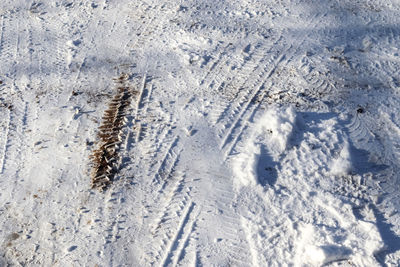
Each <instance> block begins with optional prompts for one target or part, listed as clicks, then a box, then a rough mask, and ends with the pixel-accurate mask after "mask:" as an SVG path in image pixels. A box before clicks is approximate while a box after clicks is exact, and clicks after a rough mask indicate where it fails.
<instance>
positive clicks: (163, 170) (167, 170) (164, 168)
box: [152, 136, 182, 187]
mask: <svg viewBox="0 0 400 267" xmlns="http://www.w3.org/2000/svg"><path fill="white" fill-rule="evenodd" d="M178 144H179V136H175V138H174V139H173V141H172V142H171V144H170V145H169V147H168V148H167V150H166V152H165V154H164V157H163V158H162V159H161V160H160V164H159V166H158V168H157V170H156V172H155V173H156V174H155V176H154V178H153V180H152V181H153V184H160V183H166V182H168V181H166V180H167V179H168V178H169V177H170V175H171V173H172V172H173V171H174V167H175V166H176V164H177V162H178V160H179V154H180V152H181V151H182V149H181V147H180V145H178ZM163 187H164V186H163Z"/></svg>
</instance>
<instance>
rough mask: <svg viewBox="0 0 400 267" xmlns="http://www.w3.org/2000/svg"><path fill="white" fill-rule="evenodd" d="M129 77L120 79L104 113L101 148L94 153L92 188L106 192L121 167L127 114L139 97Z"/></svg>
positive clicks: (122, 76) (101, 128) (100, 132)
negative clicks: (129, 83)
mask: <svg viewBox="0 0 400 267" xmlns="http://www.w3.org/2000/svg"><path fill="white" fill-rule="evenodd" d="M127 80H128V76H127V75H121V76H120V77H119V78H118V83H119V84H118V88H117V90H118V92H117V94H116V95H115V96H114V98H113V99H112V101H111V102H110V104H109V106H108V109H107V110H106V111H105V112H104V116H103V121H102V124H101V125H100V127H99V133H98V138H99V139H100V141H99V147H98V148H97V149H96V150H95V151H94V152H93V154H92V156H91V159H92V165H93V167H92V187H93V188H98V189H99V190H100V191H103V190H105V189H106V188H107V187H108V186H109V185H110V184H111V183H112V182H113V180H114V176H115V175H116V173H117V171H118V169H119V167H120V165H121V159H120V155H119V154H120V151H121V143H122V141H123V140H124V138H126V132H125V131H124V129H123V127H124V126H125V124H126V122H127V118H126V115H127V114H126V112H127V111H128V108H129V106H130V104H131V101H132V99H133V100H134V99H135V98H136V96H137V91H136V90H134V89H133V88H131V87H130V86H129V85H128V84H127Z"/></svg>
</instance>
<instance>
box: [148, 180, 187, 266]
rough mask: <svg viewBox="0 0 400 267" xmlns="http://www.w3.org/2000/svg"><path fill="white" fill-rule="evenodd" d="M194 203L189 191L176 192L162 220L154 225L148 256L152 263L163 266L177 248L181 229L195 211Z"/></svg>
mask: <svg viewBox="0 0 400 267" xmlns="http://www.w3.org/2000/svg"><path fill="white" fill-rule="evenodd" d="M193 208H194V204H193V202H192V201H191V199H190V196H189V192H185V193H181V192H179V187H178V190H176V191H175V192H174V195H173V196H172V198H171V202H169V204H168V205H167V206H166V209H165V211H163V214H162V216H161V218H160V222H159V223H158V224H156V226H155V227H153V230H152V233H151V234H152V235H153V238H152V240H151V244H150V246H151V248H150V249H149V252H148V256H149V258H150V259H152V261H153V262H152V264H155V263H156V262H159V263H160V264H161V265H162V266H163V265H165V263H167V261H168V259H169V258H171V256H170V254H171V253H173V251H174V250H176V245H175V247H174V244H178V242H179V239H180V238H181V237H180V236H181V235H180V231H182V229H183V228H184V227H185V225H186V224H187V223H188V218H189V217H188V216H190V213H191V212H192V211H193Z"/></svg>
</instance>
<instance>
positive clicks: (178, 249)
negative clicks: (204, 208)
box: [161, 202, 199, 267]
mask: <svg viewBox="0 0 400 267" xmlns="http://www.w3.org/2000/svg"><path fill="white" fill-rule="evenodd" d="M187 207H188V209H187V210H185V211H184V212H183V214H182V221H181V222H180V223H179V225H178V231H177V232H176V234H175V236H174V238H173V241H172V242H171V243H170V245H169V248H168V251H167V253H165V255H166V257H164V259H163V260H162V264H161V266H163V267H166V266H168V265H170V264H172V266H176V264H177V262H178V261H179V259H180V257H181V256H182V253H183V250H184V248H185V244H186V241H187V240H188V239H189V236H190V234H191V233H192V231H193V225H194V223H195V222H196V219H197V216H198V214H199V210H198V209H196V204H195V203H194V202H190V203H189V205H187ZM192 213H193V215H192Z"/></svg>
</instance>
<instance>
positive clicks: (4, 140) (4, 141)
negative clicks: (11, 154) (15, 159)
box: [0, 106, 12, 174]
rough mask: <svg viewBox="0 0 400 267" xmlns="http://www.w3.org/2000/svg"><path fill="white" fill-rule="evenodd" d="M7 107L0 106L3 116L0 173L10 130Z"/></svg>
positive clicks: (0, 133)
mask: <svg viewBox="0 0 400 267" xmlns="http://www.w3.org/2000/svg"><path fill="white" fill-rule="evenodd" d="M10 108H12V106H9V107H2V108H0V112H1V114H2V115H1V116H4V117H3V118H4V119H3V118H2V119H1V129H2V130H1V132H0V149H1V150H0V174H2V173H3V171H4V164H5V157H6V151H7V143H8V141H9V138H10V136H9V132H10V125H11V111H10Z"/></svg>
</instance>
